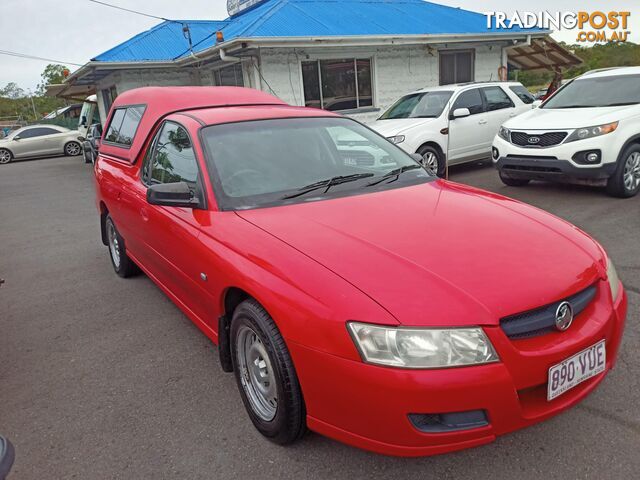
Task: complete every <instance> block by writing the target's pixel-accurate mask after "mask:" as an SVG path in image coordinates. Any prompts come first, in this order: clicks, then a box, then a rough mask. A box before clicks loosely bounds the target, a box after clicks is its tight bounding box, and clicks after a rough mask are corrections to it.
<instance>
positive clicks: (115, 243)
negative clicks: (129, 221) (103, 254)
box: [104, 215, 139, 278]
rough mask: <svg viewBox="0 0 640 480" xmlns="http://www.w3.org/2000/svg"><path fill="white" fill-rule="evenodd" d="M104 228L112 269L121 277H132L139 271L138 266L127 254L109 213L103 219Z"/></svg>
mask: <svg viewBox="0 0 640 480" xmlns="http://www.w3.org/2000/svg"><path fill="white" fill-rule="evenodd" d="M104 228H105V231H106V233H107V245H108V247H109V258H110V259H111V265H113V269H114V270H115V272H116V273H117V274H118V275H119V276H121V277H122V278H129V277H132V276H133V275H135V274H136V273H138V272H139V269H138V266H137V265H136V264H135V263H133V261H132V260H131V259H130V258H129V257H128V256H127V249H126V247H125V244H124V239H123V238H122V237H121V236H120V234H119V233H118V230H117V229H116V226H115V224H114V223H113V219H112V218H111V215H107V218H106V219H105V221H104Z"/></svg>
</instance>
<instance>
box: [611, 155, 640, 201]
mask: <svg viewBox="0 0 640 480" xmlns="http://www.w3.org/2000/svg"><path fill="white" fill-rule="evenodd" d="M639 191H640V145H637V144H636V145H630V146H629V147H627V148H626V150H625V151H624V153H623V154H622V158H621V159H620V161H619V162H618V166H617V167H616V171H615V172H614V173H613V175H612V176H611V177H610V178H609V181H608V182H607V192H609V194H610V195H613V196H614V197H620V198H629V197H633V196H634V195H636V194H637V193H638V192H639Z"/></svg>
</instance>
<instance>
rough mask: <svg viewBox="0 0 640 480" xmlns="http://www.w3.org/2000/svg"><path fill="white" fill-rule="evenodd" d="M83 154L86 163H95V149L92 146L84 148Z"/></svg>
mask: <svg viewBox="0 0 640 480" xmlns="http://www.w3.org/2000/svg"><path fill="white" fill-rule="evenodd" d="M82 156H83V157H84V163H93V150H91V149H90V148H83V149H82Z"/></svg>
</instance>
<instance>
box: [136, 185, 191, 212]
mask: <svg viewBox="0 0 640 480" xmlns="http://www.w3.org/2000/svg"><path fill="white" fill-rule="evenodd" d="M147 202H149V203H150V204H151V205H160V206H163V207H184V208H202V204H201V202H200V199H199V198H198V196H197V194H196V193H194V191H193V190H192V189H191V188H190V187H189V185H188V184H187V183H186V182H177V183H160V184H158V185H151V186H150V187H149V188H148V189H147Z"/></svg>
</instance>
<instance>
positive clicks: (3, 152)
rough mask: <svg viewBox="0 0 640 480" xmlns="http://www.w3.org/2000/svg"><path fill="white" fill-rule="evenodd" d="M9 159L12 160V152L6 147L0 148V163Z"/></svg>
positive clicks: (7, 161) (2, 163)
mask: <svg viewBox="0 0 640 480" xmlns="http://www.w3.org/2000/svg"><path fill="white" fill-rule="evenodd" d="M11 160H13V154H12V153H11V152H10V151H9V150H7V149H6V148H0V165H4V164H5V163H9V162H10V161H11Z"/></svg>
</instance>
